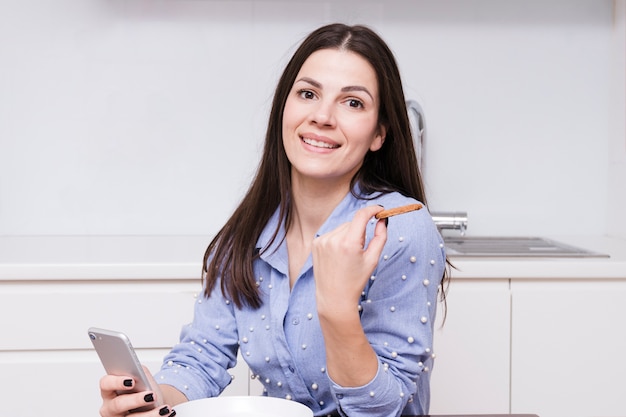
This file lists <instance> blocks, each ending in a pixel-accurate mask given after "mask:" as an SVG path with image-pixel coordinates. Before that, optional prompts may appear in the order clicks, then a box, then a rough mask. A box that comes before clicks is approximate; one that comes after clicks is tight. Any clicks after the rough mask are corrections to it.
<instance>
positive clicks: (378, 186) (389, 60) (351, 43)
mask: <svg viewBox="0 0 626 417" xmlns="http://www.w3.org/2000/svg"><path fill="white" fill-rule="evenodd" d="M320 49H340V50H347V51H351V52H354V53H357V54H359V55H360V56H362V57H363V58H365V59H366V60H367V61H368V62H369V63H370V64H371V65H372V67H373V68H374V71H375V72H376V74H377V78H378V85H379V88H378V90H379V92H380V93H379V94H380V108H379V113H378V122H379V124H382V125H384V126H385V127H386V128H387V135H386V137H385V143H384V145H383V147H382V148H381V149H380V150H378V151H376V152H368V153H367V154H366V156H365V159H364V162H363V165H362V166H361V168H360V170H359V171H358V172H357V173H356V175H355V176H354V178H352V185H353V186H354V184H355V183H357V182H358V183H359V186H360V189H361V191H362V193H363V194H364V195H367V194H371V193H373V192H376V191H379V192H384V193H386V192H392V191H398V192H400V193H401V194H404V195H405V196H409V197H413V198H415V199H417V200H419V201H421V202H423V203H426V196H425V195H424V187H423V185H422V180H421V176H420V173H419V169H418V166H417V158H416V156H415V149H414V145H413V139H412V136H411V130H410V124H409V119H408V115H407V109H406V103H405V98H404V92H403V89H402V82H401V78H400V72H399V70H398V66H397V63H396V60H395V58H394V56H393V53H392V52H391V50H390V49H389V47H388V46H387V45H386V43H385V42H384V41H383V40H382V39H381V38H380V37H379V36H378V35H377V34H376V33H375V32H373V31H372V30H371V29H369V28H367V27H365V26H361V25H357V26H347V25H344V24H339V23H336V24H331V25H327V26H323V27H321V28H319V29H317V30H315V31H314V32H312V33H311V34H310V35H309V36H307V37H306V39H304V41H303V42H302V43H301V44H300V46H299V47H298V49H297V50H296V52H295V53H294V55H293V56H292V58H291V60H290V61H289V62H288V64H287V66H286V67H285V70H284V71H283V74H282V76H281V77H280V80H279V81H278V85H277V87H276V91H275V93H274V99H273V102H272V107H271V111H270V116H269V122H268V126H267V132H266V134H265V145H264V149H263V155H262V158H261V161H260V164H259V167H258V170H257V172H256V175H255V178H254V180H253V181H252V184H251V185H250V188H249V189H248V192H247V193H246V195H245V196H244V198H243V200H242V201H241V203H240V204H239V206H238V207H237V209H236V210H235V211H234V213H233V215H232V216H231V217H230V219H229V220H228V221H227V222H226V224H225V225H224V227H223V228H222V229H221V230H220V231H219V232H218V233H217V235H216V236H215V237H214V238H213V240H212V241H211V243H210V244H209V246H208V248H207V250H206V252H205V254H204V262H203V271H202V272H203V274H202V275H203V279H204V281H205V290H204V292H205V295H206V296H207V297H208V296H209V295H210V294H211V292H212V291H213V289H214V287H215V284H216V283H217V282H218V281H220V279H221V281H220V282H221V285H220V286H221V290H222V293H223V294H224V296H225V297H229V298H230V299H231V300H232V301H233V302H234V303H235V305H236V306H237V307H239V308H241V307H242V306H243V305H244V304H247V305H249V306H250V307H252V308H259V307H260V306H261V298H260V295H259V290H258V288H257V285H256V279H255V276H254V272H253V268H252V264H253V261H254V260H255V259H256V258H258V257H259V256H260V253H261V252H262V251H263V250H265V248H261V249H260V251H259V250H258V249H257V248H256V243H257V240H258V238H259V236H260V235H261V232H262V231H263V229H264V227H265V225H266V224H267V222H268V221H269V219H270V217H271V216H272V215H273V214H274V212H275V211H276V210H277V209H278V210H279V219H280V221H279V225H280V224H281V222H282V223H284V224H285V225H287V226H288V225H289V219H290V215H291V210H292V207H291V201H290V191H291V175H290V173H291V164H290V162H289V160H288V159H287V155H286V154H285V150H284V148H283V145H282V122H283V110H284V107H285V102H286V101H287V96H288V94H289V93H290V91H291V88H292V86H293V83H294V81H295V78H296V76H297V74H298V72H299V71H300V68H301V67H302V65H303V64H304V62H305V61H306V59H307V58H308V57H309V56H310V55H311V54H312V53H313V52H315V51H318V50H320ZM352 189H354V187H352ZM357 197H359V198H362V197H363V196H357ZM277 234H278V228H277V229H276V230H275V231H274V235H273V238H272V241H273V240H275V239H276V238H277ZM220 277H221V278H220ZM444 281H445V275H444ZM442 289H443V284H442ZM443 294H445V292H442V296H443Z"/></svg>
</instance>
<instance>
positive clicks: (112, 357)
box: [87, 327, 156, 412]
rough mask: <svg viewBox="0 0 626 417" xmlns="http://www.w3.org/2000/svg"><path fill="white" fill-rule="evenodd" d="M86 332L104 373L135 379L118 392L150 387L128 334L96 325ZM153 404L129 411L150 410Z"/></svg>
mask: <svg viewBox="0 0 626 417" xmlns="http://www.w3.org/2000/svg"><path fill="white" fill-rule="evenodd" d="M87 332H88V334H89V339H91V343H93V347H94V348H95V349H96V352H97V353H98V356H99V357H100V362H102V365H103V366H104V369H105V371H106V373H107V374H109V375H119V376H130V377H132V378H133V379H134V380H135V384H134V386H133V387H132V388H129V389H128V390H124V391H118V392H117V393H118V394H129V393H133V392H141V391H149V390H151V389H152V388H151V387H150V382H149V381H148V378H147V377H146V374H145V372H144V371H143V368H142V367H141V363H140V362H139V359H137V355H136V354H135V350H134V349H133V345H132V344H131V343H130V339H129V338H128V336H126V335H125V334H124V333H122V332H118V331H114V330H106V329H99V328H96V327H91V328H89V330H88V331H87ZM155 406H156V404H155V403H150V404H147V405H146V406H144V407H141V408H138V409H136V410H130V411H131V412H134V411H145V410H151V409H153V408H154V407H155Z"/></svg>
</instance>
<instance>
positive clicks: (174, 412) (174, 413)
mask: <svg viewBox="0 0 626 417" xmlns="http://www.w3.org/2000/svg"><path fill="white" fill-rule="evenodd" d="M175 415H176V411H174V410H172V414H170V415H169V416H167V417H174V416H175Z"/></svg>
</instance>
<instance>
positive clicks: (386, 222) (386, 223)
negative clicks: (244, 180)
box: [385, 217, 389, 226]
mask: <svg viewBox="0 0 626 417" xmlns="http://www.w3.org/2000/svg"><path fill="white" fill-rule="evenodd" d="M385 226H389V217H385Z"/></svg>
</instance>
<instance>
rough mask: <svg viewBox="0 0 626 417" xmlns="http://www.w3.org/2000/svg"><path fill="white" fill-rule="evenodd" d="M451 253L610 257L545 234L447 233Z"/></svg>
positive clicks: (448, 247)
mask: <svg viewBox="0 0 626 417" xmlns="http://www.w3.org/2000/svg"><path fill="white" fill-rule="evenodd" d="M444 241H445V244H446V250H447V253H448V255H450V256H468V257H470V256H471V257H490V258H493V257H533V258H536V257H550V258H585V257H588V258H608V257H609V256H608V255H606V254H602V253H596V252H592V251H589V250H586V249H582V248H578V247H575V246H570V245H567V244H564V243H561V242H557V241H554V240H551V239H546V238H542V237H491V236H489V237H477V236H464V237H444Z"/></svg>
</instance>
